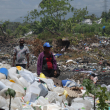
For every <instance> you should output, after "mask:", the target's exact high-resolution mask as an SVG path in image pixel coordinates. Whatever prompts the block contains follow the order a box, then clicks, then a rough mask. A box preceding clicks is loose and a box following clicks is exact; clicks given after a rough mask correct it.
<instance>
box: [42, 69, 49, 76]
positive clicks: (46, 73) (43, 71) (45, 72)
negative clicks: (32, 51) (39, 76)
mask: <svg viewBox="0 0 110 110" xmlns="http://www.w3.org/2000/svg"><path fill="white" fill-rule="evenodd" d="M42 73H43V74H44V75H45V76H46V77H50V74H49V71H48V70H42Z"/></svg>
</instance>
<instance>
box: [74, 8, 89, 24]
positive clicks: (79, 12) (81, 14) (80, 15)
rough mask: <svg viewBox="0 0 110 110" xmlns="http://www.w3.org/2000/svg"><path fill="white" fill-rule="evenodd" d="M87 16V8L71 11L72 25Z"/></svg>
mask: <svg viewBox="0 0 110 110" xmlns="http://www.w3.org/2000/svg"><path fill="white" fill-rule="evenodd" d="M87 14H88V11H87V7H86V8H83V9H81V8H80V9H75V10H74V11H73V22H74V23H79V22H81V21H82V20H83V19H84V18H85V16H86V15H87Z"/></svg>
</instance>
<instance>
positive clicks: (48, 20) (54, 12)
mask: <svg viewBox="0 0 110 110" xmlns="http://www.w3.org/2000/svg"><path fill="white" fill-rule="evenodd" d="M69 1H73V0H43V1H42V2H41V3H40V5H39V6H40V8H41V9H42V10H41V11H40V15H42V16H43V17H41V22H42V23H44V24H43V25H44V26H45V27H48V28H49V29H52V30H54V31H58V30H60V27H61V25H62V19H63V18H64V16H66V15H67V13H68V12H70V11H71V10H73V7H72V6H71V5H70V3H69Z"/></svg>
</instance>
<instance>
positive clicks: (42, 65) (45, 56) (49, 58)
mask: <svg viewBox="0 0 110 110" xmlns="http://www.w3.org/2000/svg"><path fill="white" fill-rule="evenodd" d="M43 47H44V51H43V52H41V53H40V55H39V57H38V62H37V74H38V76H39V75H40V73H41V72H42V73H43V74H44V75H45V76H47V77H56V76H57V63H56V59H55V57H54V55H53V53H52V52H51V51H50V49H51V47H52V46H51V45H50V44H49V43H48V42H46V43H44V45H43Z"/></svg>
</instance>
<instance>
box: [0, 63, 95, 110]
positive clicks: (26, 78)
mask: <svg viewBox="0 0 110 110" xmlns="http://www.w3.org/2000/svg"><path fill="white" fill-rule="evenodd" d="M8 88H10V89H13V90H14V91H15V92H16V95H15V97H14V98H12V99H11V110H25V109H26V110H79V109H80V110H91V109H92V107H93V98H92V97H85V98H84V99H85V100H84V99H83V98H82V96H83V94H84V93H85V92H86V90H85V88H84V87H83V86H82V85H81V84H80V83H79V82H75V81H74V80H69V79H65V80H58V79H56V78H46V77H45V75H44V74H43V73H41V74H40V77H37V74H36V73H32V72H31V71H28V70H26V69H24V68H22V67H20V66H17V67H11V66H10V65H5V66H2V67H1V68H0V108H1V109H3V110H9V105H10V103H9V102H10V96H9V95H6V91H7V90H8Z"/></svg>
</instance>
